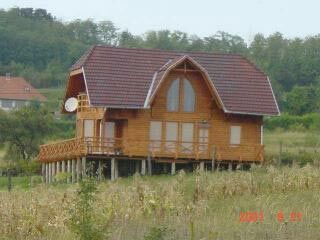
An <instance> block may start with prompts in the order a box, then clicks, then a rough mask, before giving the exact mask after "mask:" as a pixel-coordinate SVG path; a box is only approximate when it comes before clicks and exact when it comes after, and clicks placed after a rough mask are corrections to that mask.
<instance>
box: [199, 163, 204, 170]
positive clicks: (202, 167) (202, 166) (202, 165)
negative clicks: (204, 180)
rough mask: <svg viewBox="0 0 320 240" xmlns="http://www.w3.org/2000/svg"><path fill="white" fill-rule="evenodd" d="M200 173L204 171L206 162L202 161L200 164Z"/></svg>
mask: <svg viewBox="0 0 320 240" xmlns="http://www.w3.org/2000/svg"><path fill="white" fill-rule="evenodd" d="M200 171H202V172H203V171H204V162H203V161H201V162H200Z"/></svg>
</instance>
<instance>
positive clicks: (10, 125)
mask: <svg viewBox="0 0 320 240" xmlns="http://www.w3.org/2000/svg"><path fill="white" fill-rule="evenodd" d="M51 123H52V116H51V115H50V114H49V113H48V112H47V111H46V110H45V109H44V108H42V107H40V106H39V104H38V103H36V102H34V103H32V104H31V106H26V107H23V108H21V109H19V110H14V111H11V112H3V111H1V114H0V132H1V137H0V140H1V141H2V142H7V143H8V144H9V149H11V151H9V153H11V154H10V156H9V157H12V158H18V159H22V160H26V161H30V160H31V159H32V158H34V157H35V156H36V155H37V154H38V150H39V149H38V148H39V145H40V144H41V143H43V142H44V140H45V139H46V138H47V136H48V135H49V134H50V128H51ZM12 150H15V151H16V153H15V154H14V152H13V151H12Z"/></svg>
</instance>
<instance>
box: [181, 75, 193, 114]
mask: <svg viewBox="0 0 320 240" xmlns="http://www.w3.org/2000/svg"><path fill="white" fill-rule="evenodd" d="M194 105H195V93H194V90H193V87H192V85H191V83H190V82H189V80H187V79H183V111H184V112H194Z"/></svg>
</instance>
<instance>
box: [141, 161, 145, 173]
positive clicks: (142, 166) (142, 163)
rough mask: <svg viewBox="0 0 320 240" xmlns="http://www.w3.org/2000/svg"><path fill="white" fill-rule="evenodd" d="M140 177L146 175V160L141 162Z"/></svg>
mask: <svg viewBox="0 0 320 240" xmlns="http://www.w3.org/2000/svg"><path fill="white" fill-rule="evenodd" d="M141 175H146V160H145V159H143V160H142V161H141Z"/></svg>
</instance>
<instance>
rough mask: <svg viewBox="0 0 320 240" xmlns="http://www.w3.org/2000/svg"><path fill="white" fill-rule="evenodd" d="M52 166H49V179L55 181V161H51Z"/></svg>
mask: <svg viewBox="0 0 320 240" xmlns="http://www.w3.org/2000/svg"><path fill="white" fill-rule="evenodd" d="M51 164H52V167H51V174H52V179H51V181H52V182H54V181H55V176H56V162H52V163H51Z"/></svg>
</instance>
